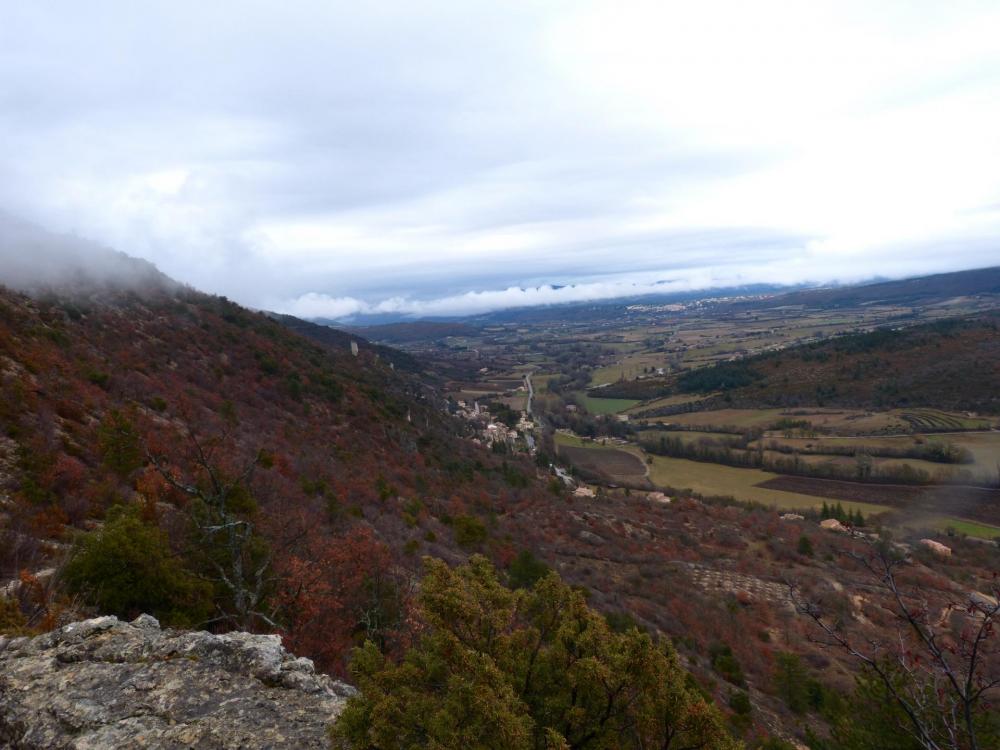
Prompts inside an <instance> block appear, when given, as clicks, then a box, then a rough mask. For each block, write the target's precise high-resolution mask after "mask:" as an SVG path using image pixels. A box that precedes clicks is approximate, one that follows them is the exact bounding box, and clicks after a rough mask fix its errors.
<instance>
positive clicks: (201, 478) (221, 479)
mask: <svg viewBox="0 0 1000 750" xmlns="http://www.w3.org/2000/svg"><path fill="white" fill-rule="evenodd" d="M186 432H187V437H188V442H189V444H190V454H191V456H190V460H191V462H192V464H193V468H194V472H193V473H194V474H195V477H196V478H193V479H185V478H182V477H181V476H179V475H178V473H177V472H176V471H175V470H174V469H173V468H172V467H171V466H170V465H169V464H168V462H167V461H166V460H165V458H164V457H163V456H162V455H158V454H157V453H156V452H154V451H151V450H149V449H148V448H147V451H146V454H147V456H148V458H149V460H150V462H151V463H152V464H153V466H154V467H155V468H156V470H157V471H158V472H159V473H160V475H161V476H162V477H163V478H164V480H166V482H167V483H168V484H169V485H170V486H172V487H174V488H175V489H177V490H179V491H180V492H182V493H184V494H185V495H186V496H188V497H189V498H190V499H191V500H192V501H193V502H191V503H189V505H188V515H189V517H190V519H191V522H192V525H193V527H194V529H195V533H196V535H197V537H198V539H197V541H198V544H199V547H200V549H201V551H202V552H203V553H204V556H205V559H206V560H207V563H208V567H209V568H210V569H211V571H212V574H211V575H210V576H209V580H210V581H211V582H212V583H214V584H217V585H220V586H222V588H223V589H225V591H226V592H227V594H228V596H229V599H230V602H231V605H230V608H229V609H228V611H227V609H226V608H223V607H221V606H219V605H218V604H217V608H218V609H219V613H218V615H217V616H216V617H214V618H212V619H211V620H209V621H208V622H207V623H205V624H210V623H216V622H229V623H230V624H232V625H233V626H235V627H237V628H240V629H243V630H251V629H253V627H254V626H255V625H256V624H257V623H260V622H263V623H264V624H265V625H267V626H268V627H270V628H273V629H277V628H278V625H277V624H276V623H275V622H274V619H273V618H274V612H273V611H265V609H266V605H267V595H268V592H269V591H270V590H271V588H272V587H273V584H274V580H275V578H274V575H273V569H272V564H271V563H272V556H271V553H270V551H269V550H268V549H267V548H266V546H265V545H264V544H263V543H262V540H261V539H260V538H259V537H258V536H257V535H256V533H255V527H254V523H253V521H252V520H251V519H250V518H249V516H248V514H247V513H240V512H239V511H238V510H237V509H236V508H235V507H234V505H235V504H236V501H237V500H238V499H239V498H241V497H248V496H249V494H250V491H251V485H252V483H253V475H254V471H255V469H256V467H257V465H258V463H259V460H260V451H254V452H253V454H252V457H250V458H248V459H244V461H243V462H242V463H241V464H239V465H237V466H236V467H234V468H232V469H230V470H228V471H226V470H224V469H223V468H222V462H221V460H220V457H219V455H218V453H219V451H220V449H221V447H222V446H225V445H227V444H228V443H229V442H230V440H229V435H228V433H226V432H223V433H222V434H221V435H219V436H218V437H216V438H214V439H212V440H203V439H201V438H199V436H198V435H197V434H196V432H195V431H194V430H193V429H192V428H191V427H190V425H188V427H187V430H186Z"/></svg>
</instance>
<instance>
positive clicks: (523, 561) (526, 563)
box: [507, 550, 549, 589]
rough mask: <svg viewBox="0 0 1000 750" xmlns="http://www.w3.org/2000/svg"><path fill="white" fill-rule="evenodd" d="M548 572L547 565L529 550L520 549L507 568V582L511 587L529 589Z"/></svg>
mask: <svg viewBox="0 0 1000 750" xmlns="http://www.w3.org/2000/svg"><path fill="white" fill-rule="evenodd" d="M548 572H549V566H548V565H546V564H545V563H543V562H542V561H541V560H539V559H538V558H537V557H535V556H534V555H533V554H532V553H531V551H530V550H521V552H520V553H518V555H517V557H515V558H514V559H513V561H512V562H511V564H510V567H509V568H508V569H507V582H508V583H509V584H510V587H511V588H512V589H530V588H531V587H532V586H534V585H535V583H536V582H537V581H538V580H540V579H542V578H544V577H545V576H546V575H547V574H548Z"/></svg>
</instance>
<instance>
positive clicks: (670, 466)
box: [649, 456, 889, 515]
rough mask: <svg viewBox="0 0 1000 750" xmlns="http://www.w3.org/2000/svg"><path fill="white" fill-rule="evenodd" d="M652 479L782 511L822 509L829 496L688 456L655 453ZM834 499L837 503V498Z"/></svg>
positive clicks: (866, 506) (865, 506)
mask: <svg viewBox="0 0 1000 750" xmlns="http://www.w3.org/2000/svg"><path fill="white" fill-rule="evenodd" d="M652 459H653V463H652V464H650V467H649V468H650V471H649V478H650V479H651V480H652V481H653V483H654V484H656V485H659V486H661V487H672V488H673V489H677V490H683V489H689V490H691V491H693V492H697V493H698V494H701V495H707V496H712V495H715V496H720V497H734V498H736V499H737V500H753V501H754V502H758V503H762V504H764V505H772V506H774V507H775V508H778V509H781V510H803V509H806V510H808V509H816V510H818V509H819V508H820V507H821V506H822V505H823V503H824V502H830V500H828V499H824V498H821V497H816V496H815V495H802V494H799V493H796V492H783V491H780V490H769V489H765V488H762V487H757V486H756V485H758V484H760V483H761V482H766V481H767V480H769V479H774V478H775V477H777V476H778V475H777V474H773V473H772V472H769V471H761V470H760V469H737V468H734V467H731V466H721V465H719V464H711V463H704V462H701V461H689V460H688V459H685V458H668V457H666V456H653V457H652ZM833 502H836V501H835V500H834V501H833ZM844 508H845V509H848V510H853V509H857V510H860V511H861V512H862V513H864V514H865V515H870V514H872V513H884V512H886V511H888V510H889V508H887V507H886V506H884V505H876V504H874V503H857V502H846V501H845V502H844Z"/></svg>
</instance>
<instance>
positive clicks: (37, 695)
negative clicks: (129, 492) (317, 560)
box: [0, 615, 353, 750]
mask: <svg viewBox="0 0 1000 750" xmlns="http://www.w3.org/2000/svg"><path fill="white" fill-rule="evenodd" d="M352 693H353V688H351V687H350V686H348V685H345V684H343V683H341V682H336V681H334V680H332V679H331V678H329V677H327V676H325V675H321V674H317V673H316V672H315V670H314V669H313V665H312V662H311V661H309V660H308V659H302V658H295V657H294V656H292V655H291V654H289V653H288V652H287V651H285V649H284V648H283V647H282V645H281V641H280V639H279V638H278V636H275V635H252V634H249V633H226V634H224V635H213V634H211V633H205V632H189V631H174V630H163V629H161V628H160V625H159V623H158V622H157V621H156V620H155V619H154V618H152V617H149V616H148V615H143V616H141V617H139V618H137V619H136V620H134V621H133V622H131V623H126V622H121V621H120V620H118V619H117V618H115V617H99V618H97V619H93V620H85V621H83V622H77V623H73V624H72V625H67V626H65V627H63V628H60V629H59V630H55V631H53V632H51V633H46V634H45V635H40V636H37V637H35V638H4V637H0V748H11V749H12V750H35V748H39V749H40V748H46V749H48V748H73V749H74V750H97V749H98V748H101V749H103V748H120V747H142V748H191V747H196V748H209V749H213V748H220V749H221V748H227V749H228V748H234V749H235V748H279V747H288V748H325V747H329V742H328V739H327V736H326V729H327V727H328V726H329V725H330V723H331V722H332V721H333V719H334V718H336V716H337V714H338V713H339V712H340V710H341V709H342V708H343V706H344V703H345V701H346V698H347V697H349V696H350V695H351V694H352Z"/></svg>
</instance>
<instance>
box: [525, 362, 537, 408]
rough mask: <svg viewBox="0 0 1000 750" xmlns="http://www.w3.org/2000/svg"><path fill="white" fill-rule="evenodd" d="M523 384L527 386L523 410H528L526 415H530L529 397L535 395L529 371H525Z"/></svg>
mask: <svg viewBox="0 0 1000 750" xmlns="http://www.w3.org/2000/svg"><path fill="white" fill-rule="evenodd" d="M524 384H525V385H526V386H528V403H527V406H526V408H525V411H526V412H528V416H531V399H533V398H534V397H535V389H534V388H532V387H531V373H530V372H529V373H525V376H524Z"/></svg>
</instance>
